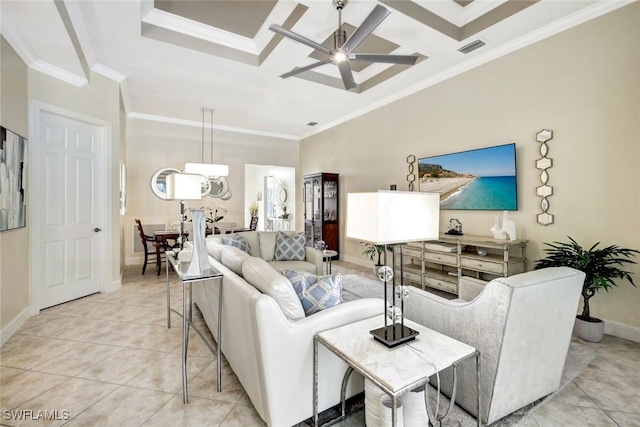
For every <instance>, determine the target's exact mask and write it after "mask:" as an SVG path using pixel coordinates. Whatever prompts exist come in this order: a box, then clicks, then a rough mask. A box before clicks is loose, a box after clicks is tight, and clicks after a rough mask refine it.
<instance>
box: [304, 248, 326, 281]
mask: <svg viewBox="0 0 640 427" xmlns="http://www.w3.org/2000/svg"><path fill="white" fill-rule="evenodd" d="M304 250H305V260H306V261H307V262H310V263H311V264H314V265H315V266H316V274H317V275H318V276H321V275H322V272H323V270H324V268H323V266H322V261H323V258H322V256H323V254H322V252H321V251H319V250H317V249H315V248H312V247H310V246H306V247H305V248H304Z"/></svg>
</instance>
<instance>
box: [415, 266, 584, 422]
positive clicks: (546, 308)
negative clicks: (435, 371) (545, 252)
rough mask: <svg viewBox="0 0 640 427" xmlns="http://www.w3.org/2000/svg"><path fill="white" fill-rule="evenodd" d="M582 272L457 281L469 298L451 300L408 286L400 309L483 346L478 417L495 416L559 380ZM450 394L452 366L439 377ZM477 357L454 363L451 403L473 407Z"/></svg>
mask: <svg viewBox="0 0 640 427" xmlns="http://www.w3.org/2000/svg"><path fill="white" fill-rule="evenodd" d="M583 280H584V273H582V272H579V271H577V270H573V269H571V268H568V267H557V268H547V269H543V270H537V271H532V272H528V273H523V274H518V275H515V276H510V277H504V278H498V279H494V280H492V281H491V282H489V283H487V284H486V285H485V286H484V287H483V286H481V285H480V287H478V286H479V285H478V284H477V283H473V282H474V281H473V280H471V281H469V282H465V280H462V281H461V283H460V287H461V289H460V294H461V295H466V296H467V297H469V298H471V297H474V296H475V295H476V294H477V293H478V291H481V292H480V293H479V295H477V297H475V298H474V299H472V300H471V301H468V302H467V301H463V300H456V301H449V300H446V299H443V298H440V297H438V296H436V295H434V294H431V293H428V292H424V291H422V290H420V289H417V288H413V287H411V288H410V289H409V297H408V298H407V299H406V300H405V302H404V309H405V316H406V317H407V318H409V319H411V320H414V321H416V322H418V323H420V324H422V325H425V326H427V327H429V328H431V329H434V330H436V331H438V332H441V333H443V334H445V335H448V336H450V337H453V338H455V339H457V340H459V341H462V342H464V343H467V344H469V345H472V346H474V347H475V348H476V349H478V350H480V355H481V378H480V393H481V399H482V409H481V411H482V422H483V423H486V424H491V423H493V422H495V421H497V420H499V419H500V418H502V417H504V416H506V415H508V414H510V413H512V412H514V411H516V410H518V409H520V408H522V407H523V406H525V405H527V404H529V403H531V402H533V401H535V400H537V399H539V398H541V397H544V396H546V395H548V394H550V393H552V392H554V391H556V390H558V388H559V387H560V380H561V377H562V371H563V367H564V363H565V359H566V356H567V352H568V350H569V344H570V341H571V332H572V329H573V324H574V321H575V315H576V311H577V308H578V301H579V298H580V291H581V289H582V282H583ZM440 379H441V381H442V383H443V384H442V388H443V391H444V392H445V393H446V394H450V390H451V385H452V384H451V383H452V373H451V372H445V373H443V374H442V375H441V377H440ZM475 379H476V372H475V363H471V362H468V363H463V364H461V365H460V366H459V367H458V387H457V394H456V403H458V404H459V405H460V406H462V407H463V408H465V409H466V410H467V411H468V412H470V413H471V414H473V415H476V413H477V409H476V390H477V389H476V386H475V384H476V383H475Z"/></svg>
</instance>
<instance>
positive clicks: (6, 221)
mask: <svg viewBox="0 0 640 427" xmlns="http://www.w3.org/2000/svg"><path fill="white" fill-rule="evenodd" d="M0 136H1V138H0V231H6V230H11V229H14V228H20V227H24V226H25V225H26V217H27V215H26V211H27V205H26V188H25V187H26V184H25V178H26V172H25V166H26V159H27V140H26V139H25V138H23V137H21V136H20V135H18V134H16V133H13V132H12V131H10V130H9V129H7V128H4V127H2V126H0Z"/></svg>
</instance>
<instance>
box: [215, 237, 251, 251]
mask: <svg viewBox="0 0 640 427" xmlns="http://www.w3.org/2000/svg"><path fill="white" fill-rule="evenodd" d="M222 244H223V245H227V246H233V247H235V248H238V249H240V250H241V251H244V252H246V253H247V254H249V255H251V246H249V242H247V239H245V238H244V237H242V235H241V234H235V235H234V236H233V237H232V238H229V237H223V238H222Z"/></svg>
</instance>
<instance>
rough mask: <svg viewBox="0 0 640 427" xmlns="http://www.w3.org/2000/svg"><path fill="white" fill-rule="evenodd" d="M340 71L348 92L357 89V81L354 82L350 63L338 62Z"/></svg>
mask: <svg viewBox="0 0 640 427" xmlns="http://www.w3.org/2000/svg"><path fill="white" fill-rule="evenodd" d="M338 69H339V70H340V75H341V76H342V81H343V83H344V88H345V89H346V90H349V89H353V88H354V87H356V81H355V80H353V73H352V72H351V67H349V62H348V61H342V62H338Z"/></svg>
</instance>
